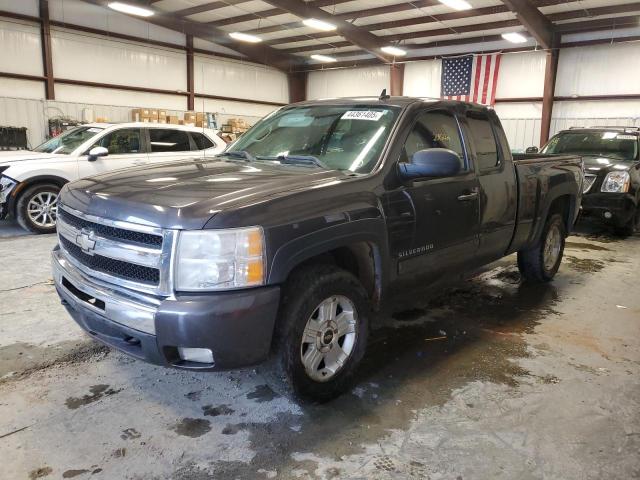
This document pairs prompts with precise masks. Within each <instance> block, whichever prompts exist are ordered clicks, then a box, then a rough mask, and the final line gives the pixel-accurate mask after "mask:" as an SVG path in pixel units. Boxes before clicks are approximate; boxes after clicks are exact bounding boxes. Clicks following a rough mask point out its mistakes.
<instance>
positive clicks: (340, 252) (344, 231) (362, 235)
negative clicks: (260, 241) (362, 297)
mask: <svg viewBox="0 0 640 480" xmlns="http://www.w3.org/2000/svg"><path fill="white" fill-rule="evenodd" d="M382 232H384V230H383V222H382V220H380V219H367V220H359V221H355V222H349V223H346V224H342V225H338V226H335V227H330V228H325V229H322V230H320V231H317V232H314V233H312V234H309V235H305V236H302V237H298V238H296V239H294V240H292V241H290V242H288V243H286V244H285V245H283V246H282V247H280V248H279V249H278V250H277V252H276V253H275V255H274V256H273V259H272V262H271V268H270V269H269V278H268V281H269V283H272V284H274V283H284V282H286V280H287V278H289V276H290V275H291V273H292V272H293V271H294V270H296V269H298V268H301V267H304V266H307V265H310V264H315V263H329V264H334V265H336V266H338V267H340V268H342V269H344V270H346V271H348V272H350V273H351V274H353V275H354V276H355V277H356V278H358V280H360V282H361V283H362V285H363V286H364V288H365V290H366V291H367V294H368V295H369V298H370V300H371V302H372V305H373V306H374V308H377V307H378V306H379V304H380V301H381V297H382V290H383V286H384V285H385V283H386V278H387V277H386V275H387V273H386V269H385V267H384V262H383V259H384V258H386V257H385V255H386V251H387V250H386V249H387V245H386V240H385V239H386V237H385V236H384V235H383V233H382Z"/></svg>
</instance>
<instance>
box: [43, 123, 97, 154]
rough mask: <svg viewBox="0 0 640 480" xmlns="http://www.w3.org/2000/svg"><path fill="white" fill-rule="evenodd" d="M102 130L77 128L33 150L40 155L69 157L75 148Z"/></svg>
mask: <svg viewBox="0 0 640 480" xmlns="http://www.w3.org/2000/svg"><path fill="white" fill-rule="evenodd" d="M102 130H104V129H103V128H99V127H78V128H74V129H72V130H69V131H67V132H64V133H63V134H61V135H58V136H57V137H53V138H51V139H49V140H47V141H46V142H44V143H43V144H42V145H39V146H37V147H36V148H34V149H33V151H34V152H41V153H62V154H65V155H69V154H70V153H71V152H73V151H74V150H75V149H76V148H78V147H79V146H80V145H82V144H83V143H84V142H86V141H87V140H89V139H90V138H93V137H95V136H96V135H97V134H99V133H100V132H101V131H102Z"/></svg>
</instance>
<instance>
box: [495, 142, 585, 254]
mask: <svg viewBox="0 0 640 480" xmlns="http://www.w3.org/2000/svg"><path fill="white" fill-rule="evenodd" d="M513 161H514V168H515V172H516V180H517V182H518V211H517V215H516V228H515V230H514V235H513V239H512V241H511V246H510V248H509V251H508V252H507V253H513V252H516V251H518V250H520V249H522V248H524V247H527V246H528V245H531V244H532V242H533V241H535V239H536V238H537V237H538V236H539V235H540V232H541V231H542V227H543V226H544V225H543V223H544V220H545V219H546V218H547V214H548V211H549V209H550V207H551V205H550V204H549V202H548V199H549V198H557V197H558V195H560V196H562V197H563V198H566V202H567V205H566V206H564V205H563V207H562V208H569V209H570V215H569V218H570V219H571V221H570V224H569V225H567V231H570V230H571V228H572V227H573V223H574V221H575V219H576V218H577V214H578V209H579V206H580V200H581V198H582V182H583V163H582V158H581V157H578V156H575V155H565V156H557V155H543V154H514V155H513ZM556 208H557V207H556Z"/></svg>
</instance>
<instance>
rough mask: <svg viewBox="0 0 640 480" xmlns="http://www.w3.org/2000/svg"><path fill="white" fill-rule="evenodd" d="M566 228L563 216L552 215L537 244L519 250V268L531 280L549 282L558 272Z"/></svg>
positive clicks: (526, 278)
mask: <svg viewBox="0 0 640 480" xmlns="http://www.w3.org/2000/svg"><path fill="white" fill-rule="evenodd" d="M566 236H567V234H566V229H565V226H564V221H563V219H562V216H561V215H560V214H558V213H556V214H553V215H551V216H550V217H549V218H548V219H547V222H546V223H545V226H544V228H543V230H542V235H541V236H540V238H539V239H538V241H537V242H536V244H535V245H533V246H532V247H531V248H528V249H526V250H520V251H519V252H518V269H519V270H520V274H521V275H522V277H523V278H524V279H525V280H526V281H529V282H536V283H543V282H549V281H551V280H552V279H553V277H554V276H555V275H556V273H557V272H558V269H559V268H560V263H561V262H562V256H563V254H564V242H565V238H566Z"/></svg>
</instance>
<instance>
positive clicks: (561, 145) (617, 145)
mask: <svg viewBox="0 0 640 480" xmlns="http://www.w3.org/2000/svg"><path fill="white" fill-rule="evenodd" d="M542 153H549V154H555V155H557V154H569V155H590V156H599V157H607V158H613V159H616V160H623V161H624V160H627V161H632V160H637V159H638V136H637V135H631V134H628V133H624V132H605V131H595V132H584V131H583V132H580V131H576V132H562V133H559V134H558V135H556V136H555V137H553V138H552V139H551V140H549V143H548V144H547V145H546V146H545V147H544V148H543V149H542Z"/></svg>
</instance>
